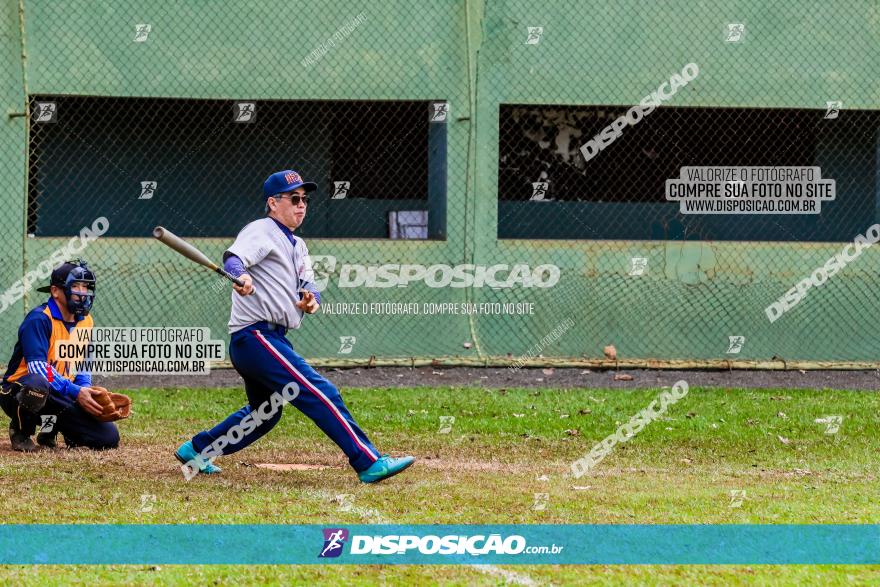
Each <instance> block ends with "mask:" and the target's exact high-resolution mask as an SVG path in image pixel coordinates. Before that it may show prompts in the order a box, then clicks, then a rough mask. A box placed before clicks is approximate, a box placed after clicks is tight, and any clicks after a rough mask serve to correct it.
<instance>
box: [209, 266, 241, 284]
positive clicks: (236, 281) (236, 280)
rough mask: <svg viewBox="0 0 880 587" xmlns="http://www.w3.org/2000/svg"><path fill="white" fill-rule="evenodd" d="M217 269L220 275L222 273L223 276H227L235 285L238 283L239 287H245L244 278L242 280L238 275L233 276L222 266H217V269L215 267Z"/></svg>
mask: <svg viewBox="0 0 880 587" xmlns="http://www.w3.org/2000/svg"><path fill="white" fill-rule="evenodd" d="M215 271H216V272H217V273H219V274H220V275H222V276H223V277H225V278H226V279H228V280H229V281H231V282H232V283H234V284H235V285H237V286H239V287H244V282H243V281H242V280H240V279H239V278H238V277H233V276H232V274H231V273H229V272H228V271H226V270H225V269H223V268H222V267H217V269H215Z"/></svg>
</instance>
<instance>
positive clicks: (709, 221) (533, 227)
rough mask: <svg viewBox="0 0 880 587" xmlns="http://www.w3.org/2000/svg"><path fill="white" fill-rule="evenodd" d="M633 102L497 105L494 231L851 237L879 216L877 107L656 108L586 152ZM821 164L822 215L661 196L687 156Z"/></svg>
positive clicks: (711, 161)
mask: <svg viewBox="0 0 880 587" xmlns="http://www.w3.org/2000/svg"><path fill="white" fill-rule="evenodd" d="M627 110H628V107H611V106H582V107H574V106H525V105H502V106H501V108H500V118H499V166H498V200H499V226H498V235H499V238H541V239H554V238H560V239H639V240H677V239H699V240H773V241H848V240H852V239H853V238H854V237H855V235H857V234H859V233H860V232H863V231H864V229H865V228H866V227H868V226H870V225H871V224H873V223H874V222H875V219H876V218H877V217H878V214H877V204H876V203H875V201H876V200H877V193H878V191H877V185H878V184H877V173H878V171H877V149H878V139H877V137H878V134H877V130H878V121H880V113H878V112H877V111H851V110H841V111H840V113H839V115H838V117H837V118H831V119H829V118H825V114H826V111H825V110H793V109H742V108H673V107H661V108H657V109H656V110H654V111H653V112H652V113H650V114H648V115H647V116H645V117H644V118H643V119H642V120H641V121H640V122H638V123H637V124H635V125H633V126H625V127H624V128H623V132H622V134H621V135H620V136H618V137H617V138H616V139H615V140H614V141H613V142H612V143H610V144H609V145H607V146H606V147H605V148H604V149H602V150H601V151H599V152H598V153H597V154H596V155H595V156H593V157H592V158H591V159H589V160H588V161H587V160H585V158H584V156H583V155H582V153H581V151H580V149H581V146H582V145H584V143H586V142H587V141H588V140H590V139H591V138H593V137H594V136H595V135H597V134H598V133H600V132H601V131H602V129H603V128H605V127H606V126H608V125H610V124H611V123H612V121H614V120H615V119H616V118H618V117H619V116H622V115H624V114H625V113H626V111H627ZM707 165H715V166H722V165H723V166H818V167H821V170H822V177H823V178H830V179H834V180H835V181H836V188H837V198H836V200H835V201H833V202H826V203H823V204H822V211H821V214H819V215H813V216H810V215H753V214H749V215H744V214H737V215H715V216H710V215H682V214H679V212H678V203H675V202H667V201H666V200H665V197H664V188H665V182H666V180H667V179H673V178H677V177H678V176H679V171H680V169H681V167H684V166H707Z"/></svg>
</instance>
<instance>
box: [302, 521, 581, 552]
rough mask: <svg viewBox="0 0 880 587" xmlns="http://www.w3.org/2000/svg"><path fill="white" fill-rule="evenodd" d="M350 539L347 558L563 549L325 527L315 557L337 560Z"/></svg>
mask: <svg viewBox="0 0 880 587" xmlns="http://www.w3.org/2000/svg"><path fill="white" fill-rule="evenodd" d="M349 538H350V539H351V540H350V542H351V547H350V548H349V551H348V553H349V554H350V555H359V554H365V555H366V554H368V555H383V554H384V555H402V554H409V552H410V551H415V552H417V553H418V554H423V555H464V554H469V555H471V556H480V555H487V554H506V555H516V554H559V553H561V552H562V549H563V548H564V547H563V546H557V545H556V544H553V545H551V546H528V545H527V544H526V539H525V538H524V537H522V536H519V535H516V534H513V535H510V536H507V537H502V536H501V534H489V535H488V536H487V535H483V534H477V535H474V536H462V535H446V536H436V535H431V534H429V535H427V536H417V535H414V534H409V535H406V534H404V535H396V534H388V535H373V536H366V535H361V534H355V535H351V536H349V532H348V530H346V529H345V528H325V529H324V545H323V547H322V549H321V552H320V554H319V555H318V557H319V558H329V557H337V556H339V555H340V554H342V552H343V549H344V547H345V543H346V542H347V541H348V539H349Z"/></svg>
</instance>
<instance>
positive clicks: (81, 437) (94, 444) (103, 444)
mask: <svg viewBox="0 0 880 587" xmlns="http://www.w3.org/2000/svg"><path fill="white" fill-rule="evenodd" d="M71 436H74V438H71ZM64 441H65V443H66V444H67V446H68V447H70V448H77V447H85V448H90V449H92V450H110V449H114V448H119V429H118V428H116V425H115V424H111V423H109V422H101V423H100V424H99V425H97V426H95V427H94V428H92V429H90V430H88V431H87V432H85V433H82V434H74V435H68V434H66V435H65V436H64Z"/></svg>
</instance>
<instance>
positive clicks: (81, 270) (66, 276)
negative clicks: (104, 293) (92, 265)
mask: <svg viewBox="0 0 880 587" xmlns="http://www.w3.org/2000/svg"><path fill="white" fill-rule="evenodd" d="M74 283H82V284H84V285H85V286H86V289H87V290H88V291H87V292H78V291H73V284H74ZM96 283H97V280H96V279H95V274H94V272H93V271H92V270H91V269H89V266H88V264H86V262H85V261H82V260H80V259H75V260H73V261H66V262H65V263H62V264H61V265H59V266H58V267H56V268H55V270H54V271H52V281H51V284H50V285H48V286H46V287H41V288H38V289H37V291H42V292H49V291H51V287H52V286H53V285H54V286H55V287H59V288H61V289H62V290H64V297H65V298H67V310H68V311H69V312H70V313H71V314H73V315H74V316H76V317H77V318H82V317H84V316H88V315H89V312H90V311H91V310H92V304H94V302H95V285H96Z"/></svg>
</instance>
